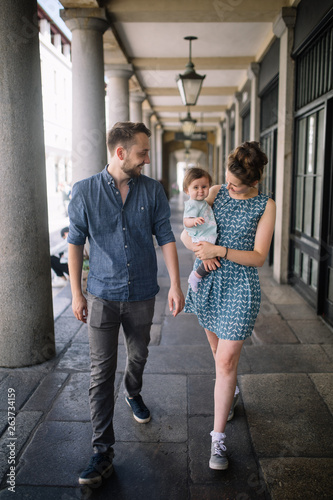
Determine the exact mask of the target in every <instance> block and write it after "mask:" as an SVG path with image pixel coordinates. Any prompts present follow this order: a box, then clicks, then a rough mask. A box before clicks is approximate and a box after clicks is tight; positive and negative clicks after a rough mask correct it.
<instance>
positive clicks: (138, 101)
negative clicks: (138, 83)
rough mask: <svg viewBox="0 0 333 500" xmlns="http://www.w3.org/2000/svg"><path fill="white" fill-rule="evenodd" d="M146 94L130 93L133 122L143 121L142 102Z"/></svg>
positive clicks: (131, 118)
mask: <svg viewBox="0 0 333 500" xmlns="http://www.w3.org/2000/svg"><path fill="white" fill-rule="evenodd" d="M145 99H146V95H145V94H143V93H142V92H131V93H130V120H131V122H134V123H136V122H142V103H143V101H144V100H145Z"/></svg>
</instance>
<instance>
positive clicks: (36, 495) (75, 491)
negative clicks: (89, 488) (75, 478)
mask: <svg viewBox="0 0 333 500" xmlns="http://www.w3.org/2000/svg"><path fill="white" fill-rule="evenodd" d="M88 498H91V495H89V496H86V498H84V496H83V495H82V494H81V492H80V489H79V488H61V487H59V486H57V487H47V486H27V485H24V486H17V487H16V488H15V493H14V496H13V493H12V492H11V491H8V490H7V489H6V490H1V491H0V499H1V500H13V499H15V500H88Z"/></svg>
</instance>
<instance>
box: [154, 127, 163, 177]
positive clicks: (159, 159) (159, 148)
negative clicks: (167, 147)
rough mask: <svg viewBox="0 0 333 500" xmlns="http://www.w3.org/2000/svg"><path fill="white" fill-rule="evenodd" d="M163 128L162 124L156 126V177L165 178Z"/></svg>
mask: <svg viewBox="0 0 333 500" xmlns="http://www.w3.org/2000/svg"><path fill="white" fill-rule="evenodd" d="M162 141H163V129H162V127H161V125H157V126H156V170H155V173H156V177H155V178H156V179H157V180H158V181H159V180H160V179H163V156H162V155H163V144H162Z"/></svg>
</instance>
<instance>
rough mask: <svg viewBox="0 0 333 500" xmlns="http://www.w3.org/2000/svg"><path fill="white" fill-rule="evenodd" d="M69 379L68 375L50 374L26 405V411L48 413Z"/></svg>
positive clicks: (60, 373)
mask: <svg viewBox="0 0 333 500" xmlns="http://www.w3.org/2000/svg"><path fill="white" fill-rule="evenodd" d="M67 378H68V373H62V372H52V373H49V374H48V375H47V376H46V377H45V378H44V380H43V381H42V382H41V384H40V385H39V386H38V388H37V389H36V390H35V392H34V393H33V395H32V396H31V398H30V399H29V400H28V401H27V403H26V404H25V405H24V410H26V411H31V410H40V411H43V412H44V413H46V412H47V411H48V410H49V408H50V406H51V405H52V404H53V401H54V399H55V397H56V395H57V394H58V392H59V391H60V390H61V387H62V386H63V384H64V383H65V381H66V379H67Z"/></svg>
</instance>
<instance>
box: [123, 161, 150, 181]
mask: <svg viewBox="0 0 333 500" xmlns="http://www.w3.org/2000/svg"><path fill="white" fill-rule="evenodd" d="M144 166H145V163H141V164H140V165H136V166H135V167H133V166H132V167H130V166H128V164H127V162H124V164H123V166H122V167H121V169H122V171H123V172H124V173H125V174H127V175H128V176H129V177H130V178H131V179H133V178H136V177H140V175H141V169H142V168H143V167H144ZM139 167H141V169H140V168H139Z"/></svg>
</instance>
